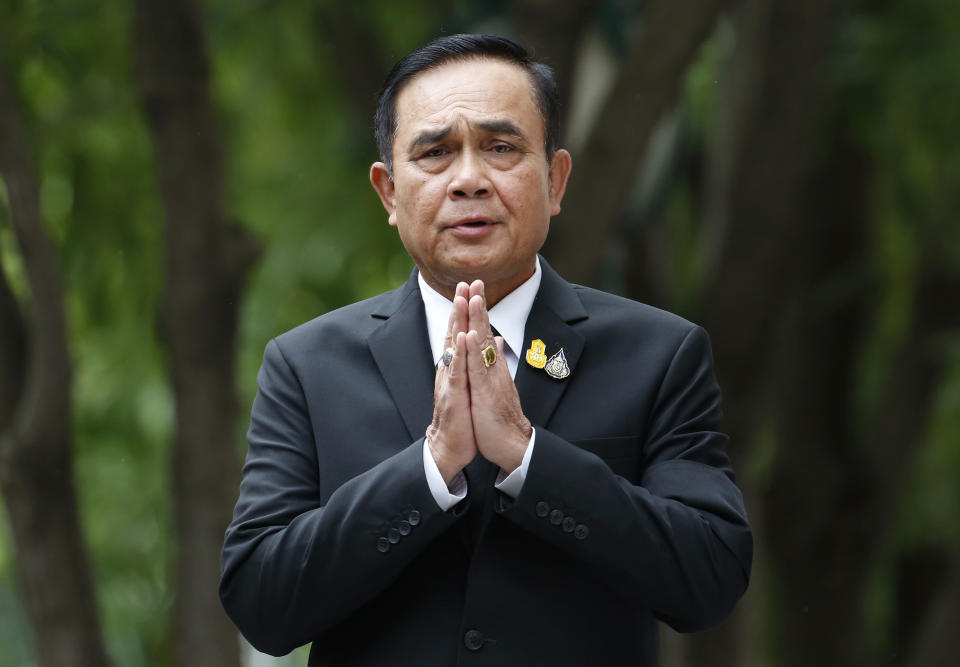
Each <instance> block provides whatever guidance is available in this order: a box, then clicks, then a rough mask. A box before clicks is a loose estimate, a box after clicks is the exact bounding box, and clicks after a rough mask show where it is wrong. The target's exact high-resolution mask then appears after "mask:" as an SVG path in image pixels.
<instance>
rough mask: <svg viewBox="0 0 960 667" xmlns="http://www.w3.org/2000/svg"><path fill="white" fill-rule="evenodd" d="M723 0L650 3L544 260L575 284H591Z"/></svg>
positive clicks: (577, 161) (578, 163) (577, 167)
mask: <svg viewBox="0 0 960 667" xmlns="http://www.w3.org/2000/svg"><path fill="white" fill-rule="evenodd" d="M724 4H725V2H723V0H696V1H694V2H687V3H677V2H669V1H668V0H661V1H659V2H653V3H651V6H650V9H649V15H648V18H647V20H646V22H645V25H644V29H643V33H642V35H641V36H640V39H639V41H638V42H637V44H636V46H635V47H634V48H633V50H632V51H631V53H630V56H629V57H628V58H627V60H626V61H625V62H624V63H623V68H622V69H621V73H620V76H619V78H618V80H617V82H616V84H614V87H613V91H612V92H611V93H610V97H609V98H608V99H607V101H606V103H605V104H604V106H603V110H602V111H601V113H600V115H599V117H598V119H597V122H596V124H595V125H594V127H593V130H592V131H591V132H590V134H589V137H588V139H587V142H586V147H585V149H584V150H583V151H582V152H581V154H580V156H579V157H578V156H574V171H573V175H572V177H571V179H570V184H569V186H568V188H567V194H566V197H565V198H564V206H563V213H562V214H561V216H560V217H558V218H557V219H556V221H555V222H554V224H553V225H552V228H551V232H550V237H549V238H548V240H547V244H546V247H545V251H544V252H545V254H546V256H547V257H548V258H549V260H550V262H551V264H552V265H553V266H555V267H556V268H557V270H558V271H559V272H560V273H561V274H562V275H563V276H564V278H566V279H567V280H570V281H571V282H575V283H584V284H590V283H591V281H592V279H593V277H594V272H595V270H596V268H597V266H598V265H599V263H600V260H601V258H602V256H603V251H604V248H605V246H606V243H607V241H608V239H609V238H610V235H611V231H612V230H613V229H614V226H615V224H616V222H617V221H618V220H619V218H620V216H621V214H622V211H623V210H624V207H625V204H626V199H627V195H628V193H629V192H630V189H631V187H632V185H633V183H634V182H635V180H636V173H637V168H638V166H639V164H640V158H641V156H642V155H643V154H644V149H645V147H646V145H647V141H648V139H649V138H650V135H651V133H652V132H653V129H654V127H655V126H656V125H657V123H658V122H659V121H660V119H661V118H662V116H663V114H664V112H665V111H666V110H667V109H668V108H669V107H670V105H671V103H672V102H673V101H674V99H675V97H676V96H677V93H678V91H679V90H680V87H681V84H682V81H683V73H684V71H685V70H686V68H687V66H688V65H689V64H690V62H691V61H692V60H693V58H694V56H695V55H696V53H697V51H698V49H699V48H700V46H701V45H702V44H703V42H704V40H705V39H706V38H707V37H708V36H709V35H710V33H711V31H712V30H713V27H714V25H715V23H716V20H717V16H718V15H719V13H720V10H721V8H722V7H723V6H724Z"/></svg>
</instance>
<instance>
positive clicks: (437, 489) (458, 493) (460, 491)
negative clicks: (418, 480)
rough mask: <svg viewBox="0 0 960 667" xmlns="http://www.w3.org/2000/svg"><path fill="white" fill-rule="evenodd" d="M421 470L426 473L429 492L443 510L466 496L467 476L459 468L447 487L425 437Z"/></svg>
mask: <svg viewBox="0 0 960 667" xmlns="http://www.w3.org/2000/svg"><path fill="white" fill-rule="evenodd" d="M423 472H424V473H426V475H427V486H429V487H430V494H431V495H432V496H433V499H434V500H436V501H437V505H439V506H440V509H441V510H443V511H444V512H446V511H447V510H448V509H450V508H451V507H453V506H454V505H456V504H457V503H459V502H460V501H461V500H463V499H464V498H466V497H467V476H466V475H464V474H463V471H462V470H461V471H460V472H458V473H457V474H456V475H454V477H453V479H451V480H450V486H449V488H448V487H447V483H446V482H444V481H443V475H441V474H440V468H438V467H437V462H436V461H434V460H433V454H431V453H430V446H429V445H428V444H427V441H426V439H424V441H423Z"/></svg>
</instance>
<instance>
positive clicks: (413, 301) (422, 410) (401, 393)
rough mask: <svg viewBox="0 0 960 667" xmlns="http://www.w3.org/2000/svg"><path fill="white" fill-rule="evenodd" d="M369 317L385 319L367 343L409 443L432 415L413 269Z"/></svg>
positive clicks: (428, 357)
mask: <svg viewBox="0 0 960 667" xmlns="http://www.w3.org/2000/svg"><path fill="white" fill-rule="evenodd" d="M372 315H373V317H376V318H379V319H384V320H386V321H385V322H384V323H383V325H382V326H380V327H378V328H377V329H375V330H374V332H373V333H372V334H370V337H369V339H368V340H367V343H368V345H369V346H370V352H371V354H372V355H373V358H374V360H375V361H376V362H377V367H378V368H379V369H380V373H381V375H383V380H384V382H386V384H387V388H388V390H389V391H390V396H391V397H392V398H393V401H394V403H395V404H396V406H397V409H398V410H399V411H400V415H401V417H403V423H404V425H405V426H406V427H407V431H408V433H409V435H410V438H411V440H417V439H418V438H422V437H423V434H424V432H425V431H426V430H427V426H428V425H429V424H430V420H431V418H432V416H433V379H434V375H435V373H434V368H433V355H432V353H431V352H430V340H429V338H428V337H427V324H426V315H425V314H424V310H423V299H422V298H421V297H420V288H419V286H418V284H417V272H416V270H414V271H413V273H411V274H410V278H409V279H408V280H407V282H406V283H405V284H404V285H403V287H401V288H400V289H398V290H397V291H396V292H395V298H394V299H391V300H389V301H387V302H386V303H385V304H384V306H383V307H382V308H381V309H380V310H379V311H377V312H374V313H372Z"/></svg>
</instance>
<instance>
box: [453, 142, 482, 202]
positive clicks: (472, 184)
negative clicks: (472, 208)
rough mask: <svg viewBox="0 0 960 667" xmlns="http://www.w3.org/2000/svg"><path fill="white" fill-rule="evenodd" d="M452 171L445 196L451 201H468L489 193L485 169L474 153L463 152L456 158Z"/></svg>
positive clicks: (470, 151) (480, 159) (479, 158)
mask: <svg viewBox="0 0 960 667" xmlns="http://www.w3.org/2000/svg"><path fill="white" fill-rule="evenodd" d="M453 169H454V173H453V178H451V179H450V183H449V185H448V186H447V195H448V196H449V197H450V198H451V199H470V198H473V197H483V196H485V195H487V194H489V193H490V181H489V180H488V178H487V172H486V167H485V165H484V163H483V159H482V158H481V157H480V156H479V155H478V154H477V153H476V152H475V151H472V150H466V151H463V152H462V153H461V154H460V155H459V156H458V157H457V161H456V162H455V163H454V166H453Z"/></svg>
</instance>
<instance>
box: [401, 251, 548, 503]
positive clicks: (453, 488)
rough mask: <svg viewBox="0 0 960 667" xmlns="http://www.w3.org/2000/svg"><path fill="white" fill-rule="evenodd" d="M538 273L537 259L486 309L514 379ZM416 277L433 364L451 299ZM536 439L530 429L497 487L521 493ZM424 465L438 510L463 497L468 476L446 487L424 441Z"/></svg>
mask: <svg viewBox="0 0 960 667" xmlns="http://www.w3.org/2000/svg"><path fill="white" fill-rule="evenodd" d="M541 275H542V272H541V270H540V259H539V258H537V259H536V267H535V268H534V271H533V275H532V276H530V278H528V279H527V280H526V281H525V282H524V283H522V284H521V285H520V286H519V287H517V288H516V289H515V290H513V291H512V292H510V293H509V294H508V295H506V296H505V297H503V298H502V299H501V300H500V301H498V302H497V304H496V305H495V306H494V307H493V308H491V309H490V310H489V312H488V315H489V318H490V326H492V327H493V328H495V329H496V330H497V332H498V333H499V334H500V335H501V336H502V337H503V348H504V356H505V357H506V362H507V368H508V369H509V370H510V377H513V378H516V376H517V367H518V365H519V364H520V355H521V354H522V351H523V331H524V328H525V327H526V324H527V316H528V315H530V309H531V308H532V307H533V300H534V299H535V298H536V296H537V291H538V290H539V289H540V277H541ZM417 280H418V281H419V283H420V295H421V297H422V298H423V307H424V310H425V311H426V314H427V334H428V336H429V338H430V349H431V350H432V352H433V363H434V365H437V364H439V363H440V357H441V356H442V355H443V344H444V340H445V339H446V336H447V324H448V323H449V320H450V310H451V309H452V308H453V302H452V301H450V300H449V299H448V298H446V297H445V296H443V295H442V294H440V293H439V292H437V291H436V290H435V289H433V288H432V287H430V285H428V284H427V282H426V281H425V280H424V279H423V275H422V274H418V275H417ZM536 438H537V432H536V429H533V432H532V433H531V434H530V442H529V443H528V444H527V450H526V452H524V455H523V460H522V462H521V463H520V467H518V468H517V469H516V470H513V471H509V472H508V471H505V470H503V469H501V470H500V473H499V474H498V475H497V481H496V484H495V486H496V488H497V489H498V490H500V491H502V492H503V493H506V494H507V495H509V496H511V497H512V498H516V497H517V496H518V495H520V489H521V488H523V482H524V480H525V479H526V476H527V468H528V467H529V466H530V457H531V456H532V455H533V445H534V441H535V440H536ZM423 468H424V472H426V475H427V484H428V485H429V486H430V493H431V494H432V495H433V498H434V500H436V501H437V505H439V506H440V509H442V510H443V511H447V510H448V509H450V508H451V507H453V506H454V505H456V504H457V503H458V502H460V501H461V500H463V499H464V498H465V497H466V495H467V478H466V476H465V475H464V474H463V471H460V472H459V473H457V474H456V476H455V477H454V478H453V479H452V480H450V486H449V487H447V484H446V483H445V482H444V481H443V475H441V474H440V469H439V468H438V467H437V462H436V461H435V460H434V458H433V455H432V454H431V453H430V447H429V446H428V444H427V442H426V440H424V443H423Z"/></svg>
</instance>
